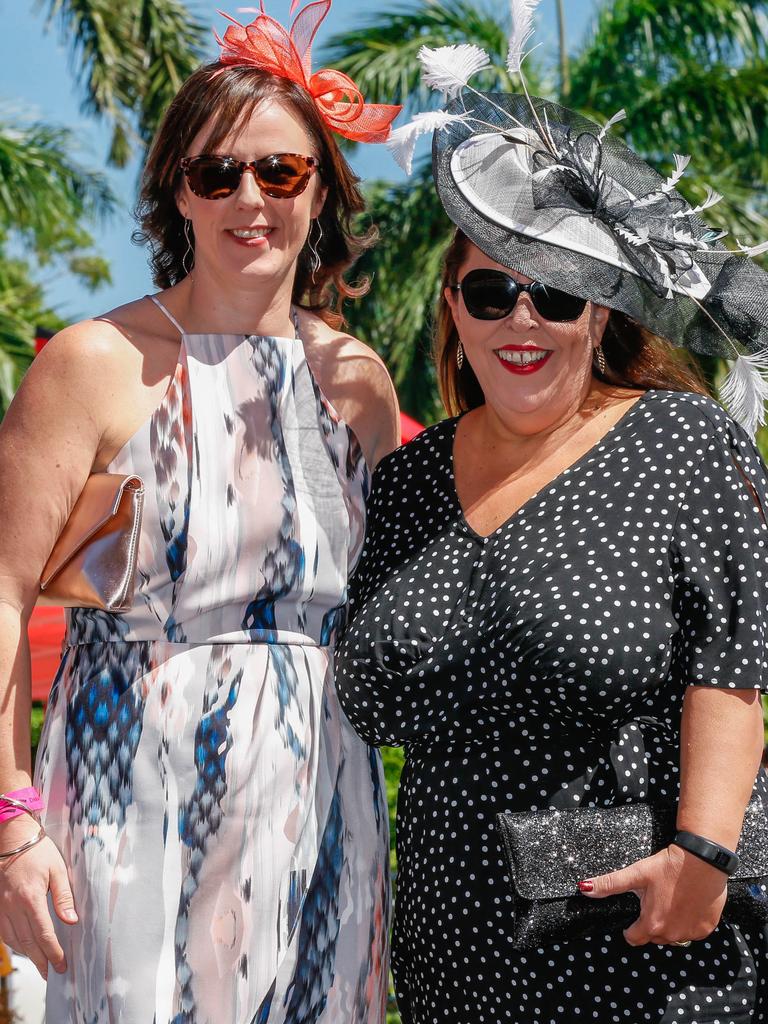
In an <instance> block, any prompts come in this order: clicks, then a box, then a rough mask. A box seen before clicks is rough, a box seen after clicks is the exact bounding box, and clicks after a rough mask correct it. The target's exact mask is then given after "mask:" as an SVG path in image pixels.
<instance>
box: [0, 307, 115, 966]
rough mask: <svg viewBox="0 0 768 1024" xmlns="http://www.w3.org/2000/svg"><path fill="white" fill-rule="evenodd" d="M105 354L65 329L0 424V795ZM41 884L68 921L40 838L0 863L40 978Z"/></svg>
mask: <svg viewBox="0 0 768 1024" xmlns="http://www.w3.org/2000/svg"><path fill="white" fill-rule="evenodd" d="M91 330H93V328H91ZM105 330H109V328H105ZM110 360H111V354H110V351H109V350H104V349H103V347H102V345H101V342H100V341H98V340H96V341H94V339H93V338H92V337H89V333H88V330H87V329H84V328H83V326H82V325H81V326H79V327H76V328H70V329H69V330H68V331H66V332H64V333H63V335H62V336H59V337H58V338H57V339H54V340H53V341H52V342H51V343H50V344H49V345H48V346H46V349H45V350H44V352H43V353H42V354H41V355H40V356H39V357H38V359H36V360H35V363H34V364H33V365H32V367H31V369H30V370H29V372H28V373H27V376H26V377H25V379H24V381H23V383H22V385H21V387H20V389H19V391H18V393H17V395H16V397H15V398H14V401H13V402H12V403H11V406H10V408H9V410H8V412H7V414H6V416H5V418H4V420H3V422H2V425H1V426H0V523H2V529H1V530H0V793H7V792H10V791H13V790H16V789H20V788H23V787H26V786H29V785H30V782H31V779H30V771H31V765H30V735H29V719H30V703H31V695H30V658H29V646H28V642H27V623H28V621H29V616H30V614H31V612H32V609H33V608H34V605H35V601H36V598H37V594H38V587H39V580H40V574H41V572H42V569H43V567H44V565H45V562H46V560H47V558H48V555H49V553H50V551H51V548H52V547H53V544H54V541H55V540H56V537H57V536H58V534H59V533H60V531H61V528H62V526H63V525H64V523H65V522H66V520H67V517H68V516H69V513H70V510H71V508H72V507H73V505H74V503H75V501H76V500H77V497H78V496H79V494H80V491H81V490H82V488H83V485H84V484H85V481H86V479H87V477H88V475H89V473H90V472H91V467H92V466H93V464H94V461H95V460H96V459H97V458H98V454H99V451H100V444H101V438H102V431H101V429H100V422H106V420H104V417H103V411H104V410H105V403H107V402H109V401H110V400H111V402H112V415H111V416H110V417H109V421H110V422H115V421H117V420H119V409H117V408H115V404H114V397H113V396H111V395H110V379H111V376H112V375H111V374H110V372H109V368H110V365H111V363H110ZM37 832H38V826H37V824H36V822H34V821H33V820H32V819H31V818H30V817H29V816H28V815H26V814H25V815H20V816H19V817H16V818H13V819H11V820H9V821H6V822H3V823H2V824H0V852H5V851H7V850H12V849H15V848H16V847H17V846H21V845H22V844H23V843H25V842H26V841H28V840H29V839H32V838H33V837H34V836H35V835H37ZM49 889H50V890H51V893H52V896H53V900H54V905H55V907H56V911H57V914H58V916H59V917H60V918H61V919H62V920H63V921H65V922H69V923H72V922H73V921H74V920H76V919H77V918H76V916H75V917H74V918H73V917H72V916H71V915H72V914H73V912H74V906H73V900H72V894H71V892H70V888H69V882H68V879H67V871H66V867H65V865H64V862H63V860H62V858H61V856H60V854H59V852H58V850H57V849H56V847H55V846H54V845H53V843H52V842H51V841H50V840H49V839H46V840H44V841H43V842H41V843H39V844H38V845H37V846H35V847H33V848H31V849H30V850H28V851H26V852H24V853H21V854H19V856H17V857H13V858H10V859H7V860H0V935H2V937H3V939H5V941H6V942H8V943H9V944H10V945H11V946H12V947H13V948H15V949H17V950H19V951H20V952H23V953H25V954H26V955H27V956H28V957H29V958H30V959H31V960H32V961H33V962H34V963H35V965H36V967H37V968H38V970H39V971H40V973H41V974H42V975H43V976H45V975H46V973H47V967H48V962H50V963H52V964H53V965H54V967H55V969H56V970H64V969H65V968H66V963H65V959H64V953H63V951H62V949H61V946H60V945H59V943H58V941H57V939H56V936H55V934H54V930H53V925H52V922H51V918H50V915H49V913H48V907H47V901H46V894H47V892H48V890H49ZM68 915H69V916H68Z"/></svg>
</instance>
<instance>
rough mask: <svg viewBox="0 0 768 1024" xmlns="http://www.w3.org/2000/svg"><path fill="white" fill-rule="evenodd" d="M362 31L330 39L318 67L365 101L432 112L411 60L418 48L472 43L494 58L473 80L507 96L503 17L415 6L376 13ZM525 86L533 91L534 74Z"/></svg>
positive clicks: (455, 3) (431, 2)
mask: <svg viewBox="0 0 768 1024" xmlns="http://www.w3.org/2000/svg"><path fill="white" fill-rule="evenodd" d="M382 10H383V11H385V13H382V14H376V15H373V16H372V17H369V18H368V19H367V21H366V22H365V23H363V25H362V27H360V28H354V29H350V30H349V31H348V32H340V33H337V34H336V35H334V36H332V37H331V39H330V40H329V42H328V45H327V47H326V48H325V51H324V53H323V57H322V60H323V63H324V64H327V65H330V66H331V67H335V68H338V69H339V71H343V72H344V73H345V74H347V75H349V76H350V77H351V78H352V79H353V80H354V81H355V83H356V84H357V86H358V87H359V89H360V90H361V92H362V93H363V95H364V96H365V97H366V98H367V99H369V100H375V101H377V102H386V103H404V104H405V105H406V107H408V108H409V109H413V108H414V107H418V109H424V107H425V106H426V105H427V104H431V105H432V106H435V105H436V104H437V101H438V100H439V96H437V95H436V94H435V93H434V92H432V91H431V90H429V89H425V88H424V86H423V85H422V84H421V77H420V74H419V72H420V70H421V66H420V64H419V62H418V60H417V59H416V55H417V54H418V52H419V50H420V48H421V47H422V46H446V45H449V44H452V43H465V42H473V43H475V44H476V45H478V46H482V47H483V49H484V50H487V51H488V53H489V54H491V55H492V56H495V57H496V58H497V60H496V63H495V64H494V66H493V67H492V68H489V69H488V71H487V72H484V73H483V74H480V75H478V76H477V77H476V78H475V79H473V84H475V85H476V86H477V87H478V88H482V89H499V90H501V91H508V90H509V89H510V88H511V87H512V82H511V79H510V75H509V73H508V71H507V69H506V66H505V59H506V55H507V45H508V34H509V23H508V13H507V12H506V11H505V12H504V14H503V16H502V17H501V18H499V12H498V10H497V9H495V8H493V7H491V6H490V5H489V6H487V7H482V6H480V5H479V4H476V3H473V2H472V0H447V2H446V3H442V2H439V0H424V2H423V3H419V4H407V5H401V6H399V7H390V8H388V9H386V8H382ZM529 80H530V82H531V84H533V85H534V86H535V82H536V78H535V72H531V75H530V79H529Z"/></svg>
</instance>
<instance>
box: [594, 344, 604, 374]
mask: <svg viewBox="0 0 768 1024" xmlns="http://www.w3.org/2000/svg"><path fill="white" fill-rule="evenodd" d="M595 361H596V362H597V368H598V370H599V371H600V374H601V376H603V377H604V376H605V370H606V362H605V352H603V346H602V345H598V346H597V348H596V349H595Z"/></svg>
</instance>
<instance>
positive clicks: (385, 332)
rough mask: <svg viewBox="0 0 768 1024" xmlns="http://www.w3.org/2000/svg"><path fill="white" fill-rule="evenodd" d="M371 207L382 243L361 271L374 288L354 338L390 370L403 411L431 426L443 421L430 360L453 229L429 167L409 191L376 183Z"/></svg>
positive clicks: (359, 310)
mask: <svg viewBox="0 0 768 1024" xmlns="http://www.w3.org/2000/svg"><path fill="white" fill-rule="evenodd" d="M366 199H367V202H368V211H367V214H366V219H367V218H370V219H371V220H372V221H373V223H374V224H376V225H377V227H378V229H379V233H380V236H381V241H380V243H379V244H378V245H377V246H376V248H374V249H372V250H369V251H368V252H367V253H366V254H365V255H364V256H363V258H362V259H361V260H360V262H359V263H358V264H357V267H356V270H357V271H359V272H360V273H361V274H365V275H368V276H369V277H370V278H371V283H372V287H371V291H370V292H369V293H368V295H367V296H365V298H363V299H361V300H360V301H359V302H357V303H356V304H355V306H354V308H353V309H350V313H349V314H348V315H349V316H350V319H351V318H352V317H354V333H356V334H359V336H360V337H361V338H362V339H364V340H365V341H366V342H368V344H370V345H372V346H373V347H374V348H375V349H376V351H377V352H379V353H380V355H381V356H382V358H383V359H384V360H385V361H386V363H387V365H388V366H389V367H390V370H391V371H392V376H393V378H394V382H395V387H396V388H397V393H398V396H399V398H400V404H401V406H402V408H403V409H405V410H406V411H407V412H411V413H412V414H413V415H414V416H418V417H420V418H421V419H422V420H424V421H427V422H432V421H433V420H435V419H438V418H439V417H440V404H439V401H438V399H437V388H436V381H435V370H434V366H433V363H432V358H431V355H430V352H431V314H432V309H433V308H434V306H435V303H436V301H437V294H438V283H439V277H440V261H441V258H442V254H443V251H444V250H445V247H446V245H447V244H448V241H449V239H450V236H451V231H452V226H451V223H450V221H449V220H448V218H447V217H446V216H445V214H444V212H443V209H442V207H441V206H440V203H439V200H438V198H437V195H436V193H435V190H434V188H433V186H432V175H431V173H430V172H429V168H428V167H427V166H426V165H422V166H421V167H420V168H418V170H417V172H416V173H415V175H414V177H413V180H412V181H410V182H407V183H405V184H399V185H390V184H387V183H384V182H374V183H373V184H372V185H371V186H370V187H369V188H367V189H366ZM406 238H407V240H408V244H407V245H403V244H402V240H403V239H406Z"/></svg>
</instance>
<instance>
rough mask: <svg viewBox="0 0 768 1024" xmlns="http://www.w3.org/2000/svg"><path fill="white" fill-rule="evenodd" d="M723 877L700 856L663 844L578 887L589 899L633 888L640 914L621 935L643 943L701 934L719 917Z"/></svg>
mask: <svg viewBox="0 0 768 1024" xmlns="http://www.w3.org/2000/svg"><path fill="white" fill-rule="evenodd" d="M727 882H728V878H727V876H726V875H724V874H723V872H722V871H719V870H718V869H717V868H714V867H712V866H711V865H710V864H706V863H705V862H704V861H703V860H701V859H700V858H699V857H695V856H694V855H693V854H691V853H688V852H687V851H686V850H681V849H680V847H679V846H667V847H666V848H665V849H663V850H660V851H659V853H656V854H654V855H653V856H652V857H646V858H645V859H644V860H639V861H637V863H635V864H630V866H629V867H628V868H623V869H622V870H621V871H613V872H612V873H611V874H609V875H600V876H599V877H597V878H590V879H588V880H586V881H585V882H582V883H580V884H579V888H580V889H581V891H582V892H583V893H584V895H585V896H588V897H589V898H590V899H601V898H602V897H604V896H615V895H617V894H618V893H622V892H634V893H635V895H636V896H637V897H638V898H639V900H640V916H639V917H638V919H637V920H636V921H635V922H634V923H633V924H632V925H631V926H630V927H629V928H627V929H626V931H625V932H624V938H625V939H626V940H627V942H628V943H629V944H630V946H644V945H645V944H646V943H648V942H655V943H657V944H658V945H664V944H668V943H680V942H688V941H690V940H691V939H705V938H706V937H707V936H708V935H709V934H710V933H711V932H713V931H714V930H715V928H716V927H717V925H718V922H719V921H720V915H721V914H722V912H723V906H724V905H725V899H726V896H727V892H726V884H727ZM590 884H591V886H592V889H591V891H589V889H588V888H587V886H589V885H590Z"/></svg>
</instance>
